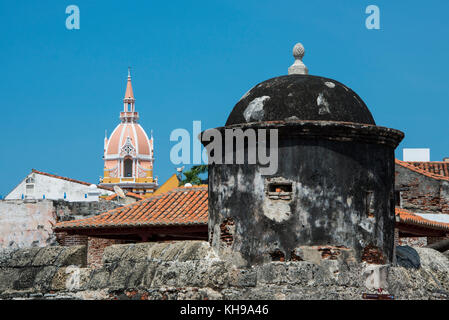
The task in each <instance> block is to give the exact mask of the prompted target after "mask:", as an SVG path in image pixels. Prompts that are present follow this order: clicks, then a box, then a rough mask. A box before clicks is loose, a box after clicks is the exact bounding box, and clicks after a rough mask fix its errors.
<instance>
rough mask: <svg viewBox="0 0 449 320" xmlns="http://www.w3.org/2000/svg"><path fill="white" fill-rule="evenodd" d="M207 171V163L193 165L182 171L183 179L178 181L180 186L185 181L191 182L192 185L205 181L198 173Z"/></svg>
mask: <svg viewBox="0 0 449 320" xmlns="http://www.w3.org/2000/svg"><path fill="white" fill-rule="evenodd" d="M202 173H207V165H204V164H203V165H199V166H193V167H192V168H190V170H187V171H185V172H183V174H184V176H185V179H183V180H182V181H181V182H179V185H180V186H183V185H185V184H186V183H191V184H192V185H199V184H203V183H205V182H204V181H203V180H201V178H200V177H199V175H200V174H202Z"/></svg>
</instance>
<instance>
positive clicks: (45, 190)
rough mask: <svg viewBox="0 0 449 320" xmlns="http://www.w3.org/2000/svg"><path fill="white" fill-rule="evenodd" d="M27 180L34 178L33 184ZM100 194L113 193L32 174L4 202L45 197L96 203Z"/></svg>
mask: <svg viewBox="0 0 449 320" xmlns="http://www.w3.org/2000/svg"><path fill="white" fill-rule="evenodd" d="M27 178H34V183H27ZM64 193H65V194H66V198H65V199H64ZM101 194H108V195H111V194H113V192H111V191H108V190H104V189H97V188H91V187H90V186H87V185H84V184H81V183H76V182H72V181H68V180H64V179H59V178H55V177H50V176H47V175H43V174H39V173H35V172H32V173H30V174H29V175H28V176H27V177H26V178H25V179H24V180H23V181H22V182H21V183H20V184H19V185H18V186H17V187H15V188H14V189H13V190H12V191H11V192H10V193H9V194H8V195H7V196H6V197H5V200H19V199H22V195H23V197H24V198H25V199H44V196H45V199H49V200H65V201H69V202H73V201H77V202H79V201H98V196H99V195H101Z"/></svg>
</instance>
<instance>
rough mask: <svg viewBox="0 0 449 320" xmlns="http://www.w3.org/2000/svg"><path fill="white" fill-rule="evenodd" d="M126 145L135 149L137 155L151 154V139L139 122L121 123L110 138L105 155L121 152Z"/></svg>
mask: <svg viewBox="0 0 449 320" xmlns="http://www.w3.org/2000/svg"><path fill="white" fill-rule="evenodd" d="M125 147H128V148H131V149H133V150H135V156H138V155H147V156H150V155H151V150H152V146H151V140H150V139H148V136H147V134H146V133H145V130H144V129H143V128H142V127H141V126H140V125H139V124H138V123H134V122H130V123H120V124H119V125H118V126H117V127H116V128H115V130H114V131H113V132H112V134H111V137H110V138H109V140H108V143H107V146H106V151H105V155H106V156H108V155H117V154H120V153H121V152H122V150H123V148H125Z"/></svg>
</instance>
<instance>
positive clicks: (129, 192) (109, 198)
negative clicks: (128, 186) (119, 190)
mask: <svg viewBox="0 0 449 320" xmlns="http://www.w3.org/2000/svg"><path fill="white" fill-rule="evenodd" d="M125 195H126V196H127V197H131V198H134V199H137V200H143V199H145V197H144V196H142V195H140V194H137V193H134V192H131V191H128V192H126V194H125ZM115 198H117V194H116V193H114V194H111V195H110V196H108V197H106V198H105V200H114V199H115Z"/></svg>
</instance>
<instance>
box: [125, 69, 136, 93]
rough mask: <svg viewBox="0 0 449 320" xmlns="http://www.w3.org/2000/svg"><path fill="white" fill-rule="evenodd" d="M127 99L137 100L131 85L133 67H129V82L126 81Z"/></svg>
mask: <svg viewBox="0 0 449 320" xmlns="http://www.w3.org/2000/svg"><path fill="white" fill-rule="evenodd" d="M125 100H135V99H134V93H133V87H132V85H131V67H128V82H127V83H126V92H125Z"/></svg>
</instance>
